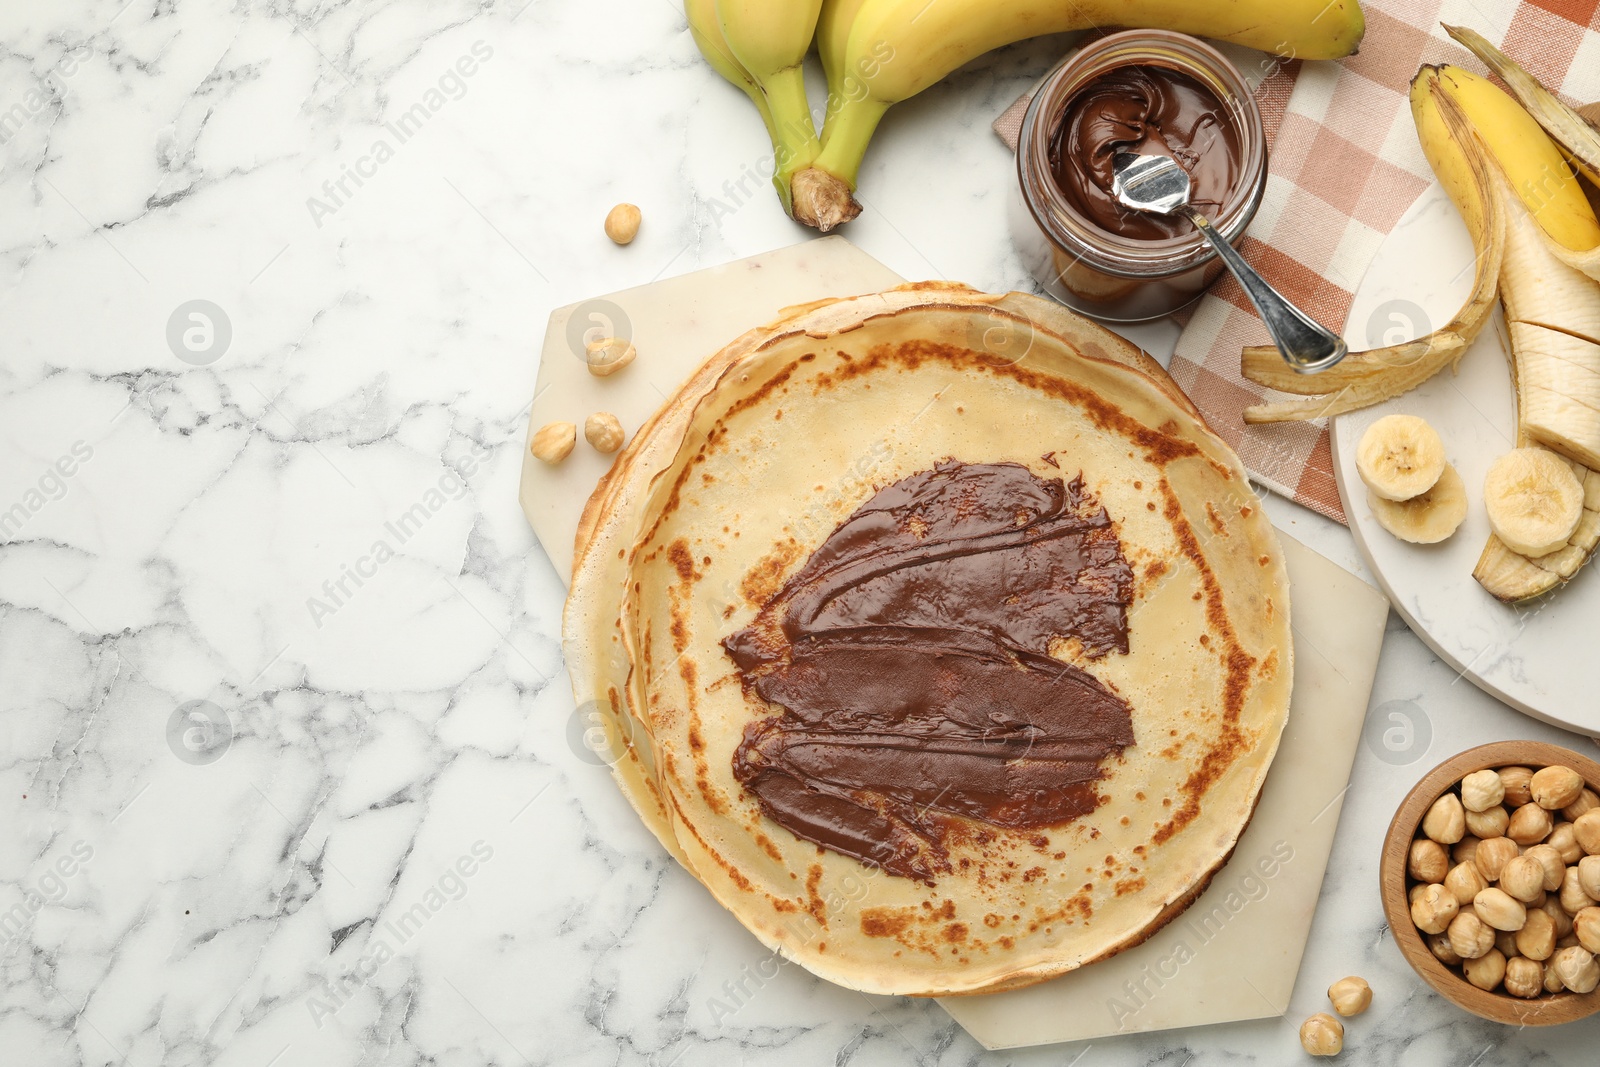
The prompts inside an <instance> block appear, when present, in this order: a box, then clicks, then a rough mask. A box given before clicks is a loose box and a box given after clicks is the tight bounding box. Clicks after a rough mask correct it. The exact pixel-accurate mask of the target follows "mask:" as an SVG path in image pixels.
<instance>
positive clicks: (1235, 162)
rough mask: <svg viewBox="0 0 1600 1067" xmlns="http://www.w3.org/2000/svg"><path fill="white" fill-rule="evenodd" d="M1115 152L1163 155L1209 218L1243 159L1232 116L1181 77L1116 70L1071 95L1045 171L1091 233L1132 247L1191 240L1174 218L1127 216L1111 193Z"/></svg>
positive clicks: (1155, 70)
mask: <svg viewBox="0 0 1600 1067" xmlns="http://www.w3.org/2000/svg"><path fill="white" fill-rule="evenodd" d="M1118 152H1132V153H1134V154H1135V155H1167V156H1171V157H1172V158H1173V159H1176V160H1177V161H1178V164H1179V165H1180V166H1181V167H1183V169H1184V170H1186V171H1188V172H1189V202H1190V203H1191V204H1193V205H1194V207H1195V208H1196V209H1197V210H1198V211H1199V212H1200V213H1201V214H1202V215H1206V216H1207V217H1210V218H1215V216H1216V214H1217V212H1218V210H1219V209H1220V208H1221V207H1222V205H1223V204H1224V203H1225V202H1226V201H1227V199H1228V194H1229V193H1230V192H1231V191H1232V190H1233V188H1234V186H1235V185H1236V184H1237V183H1238V181H1239V180H1240V159H1241V157H1242V155H1243V152H1242V149H1241V146H1240V142H1239V130H1238V128H1237V125H1236V123H1235V121H1234V118H1233V115H1232V113H1231V112H1230V111H1229V110H1228V108H1227V107H1226V106H1225V105H1224V104H1223V103H1222V101H1221V100H1219V99H1218V98H1217V96H1216V95H1215V94H1214V93H1212V92H1211V90H1209V89H1207V88H1206V87H1205V86H1204V85H1202V84H1200V82H1198V81H1196V80H1195V79H1194V78H1191V77H1190V76H1189V75H1187V74H1181V73H1179V72H1178V71H1175V70H1168V69H1166V68H1163V67H1122V68H1119V69H1116V70H1111V71H1108V72H1107V73H1105V74H1102V75H1101V76H1100V77H1098V78H1096V79H1094V80H1093V81H1091V82H1090V83H1089V84H1088V85H1086V86H1084V87H1083V88H1082V89H1081V90H1079V91H1078V93H1077V94H1076V95H1074V96H1073V97H1072V99H1071V100H1069V101H1067V105H1066V107H1065V108H1064V109H1063V111H1062V114H1061V119H1060V123H1059V125H1058V126H1057V127H1056V131H1055V135H1054V136H1053V137H1052V138H1051V141H1050V169H1051V172H1052V173H1053V174H1054V176H1055V180H1056V184H1057V185H1058V186H1059V187H1060V189H1061V193H1062V195H1063V196H1065V197H1066V199H1067V202H1068V203H1070V204H1071V205H1072V206H1073V207H1074V208H1076V209H1077V211H1078V213H1079V214H1081V215H1083V216H1084V218H1086V219H1088V220H1089V221H1090V222H1092V223H1093V224H1094V225H1096V226H1098V227H1099V228H1100V229H1102V230H1106V231H1107V232H1109V233H1114V234H1118V235H1120V236H1123V237H1130V238H1134V239H1136V240H1145V241H1161V240H1167V239H1170V238H1174V237H1181V236H1183V235H1185V234H1189V233H1193V232H1194V227H1193V226H1192V225H1191V224H1190V223H1189V221H1188V220H1187V219H1185V218H1184V217H1183V216H1181V215H1156V214H1151V213H1148V212H1140V211H1133V210H1130V209H1128V208H1125V207H1123V206H1122V205H1121V204H1119V203H1117V199H1116V197H1115V196H1113V195H1112V193H1111V160H1112V157H1113V156H1114V155H1116V153H1118Z"/></svg>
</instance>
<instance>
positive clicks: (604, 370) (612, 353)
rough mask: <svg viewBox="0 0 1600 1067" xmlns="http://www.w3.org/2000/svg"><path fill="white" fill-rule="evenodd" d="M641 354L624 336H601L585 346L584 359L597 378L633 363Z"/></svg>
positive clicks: (591, 372)
mask: <svg viewBox="0 0 1600 1067" xmlns="http://www.w3.org/2000/svg"><path fill="white" fill-rule="evenodd" d="M638 354H639V351H638V349H636V348H634V347H633V343H632V342H630V341H628V340H627V339H626V338H622V337H601V338H598V339H597V340H594V341H590V342H589V343H588V344H586V345H584V346H583V361H584V362H585V363H586V364H588V366H589V373H590V374H592V375H594V376H595V377H596V378H606V377H609V376H611V375H613V374H615V373H617V371H619V370H621V369H622V368H623V367H626V366H627V365H628V364H630V363H632V362H633V360H634V357H635V356H637V355H638Z"/></svg>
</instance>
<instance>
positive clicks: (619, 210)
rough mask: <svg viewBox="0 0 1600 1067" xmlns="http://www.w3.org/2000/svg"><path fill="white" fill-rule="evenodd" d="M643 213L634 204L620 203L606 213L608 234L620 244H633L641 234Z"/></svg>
mask: <svg viewBox="0 0 1600 1067" xmlns="http://www.w3.org/2000/svg"><path fill="white" fill-rule="evenodd" d="M643 218H644V215H643V213H642V212H641V211H640V210H639V209H638V208H637V207H635V206H634V205H632V204H618V205H617V206H616V207H614V208H612V209H611V211H610V212H609V213H608V214H607V215H606V236H607V237H609V238H611V239H612V240H613V241H615V242H617V244H619V245H625V244H631V243H632V242H633V239H634V238H635V237H637V236H639V222H640V220H641V219H643Z"/></svg>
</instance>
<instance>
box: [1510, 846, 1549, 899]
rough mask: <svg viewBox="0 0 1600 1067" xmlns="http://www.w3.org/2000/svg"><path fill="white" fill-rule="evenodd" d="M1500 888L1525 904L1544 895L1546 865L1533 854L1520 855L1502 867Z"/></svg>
mask: <svg viewBox="0 0 1600 1067" xmlns="http://www.w3.org/2000/svg"><path fill="white" fill-rule="evenodd" d="M1500 888H1501V889H1504V890H1505V891H1506V892H1507V893H1510V894H1511V895H1512V896H1514V897H1516V898H1517V899H1518V900H1520V901H1522V902H1523V903H1524V904H1532V903H1534V902H1535V901H1537V900H1538V899H1539V897H1541V896H1543V895H1544V867H1543V866H1542V865H1541V864H1540V863H1539V861H1538V860H1537V859H1536V858H1534V857H1532V856H1518V857H1516V858H1515V859H1512V860H1509V861H1507V863H1506V865H1505V866H1504V867H1502V868H1500Z"/></svg>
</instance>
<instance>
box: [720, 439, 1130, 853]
mask: <svg viewBox="0 0 1600 1067" xmlns="http://www.w3.org/2000/svg"><path fill="white" fill-rule="evenodd" d="M1132 592H1133V573H1132V571H1131V569H1130V568H1129V566H1128V562H1127V560H1126V559H1125V558H1124V556H1123V555H1122V549H1121V544H1120V542H1119V541H1118V539H1117V535H1116V531H1115V530H1114V529H1113V528H1112V525H1111V520H1110V517H1109V516H1108V515H1107V514H1106V511H1105V509H1104V508H1103V507H1101V506H1100V505H1099V504H1098V503H1096V502H1095V501H1094V500H1093V498H1092V497H1090V495H1089V494H1088V493H1087V492H1086V491H1085V490H1084V488H1083V481H1082V477H1081V476H1080V477H1078V478H1074V479H1073V480H1072V481H1070V482H1064V481H1062V480H1060V479H1057V480H1048V479H1044V478H1039V477H1037V476H1035V475H1034V474H1033V473H1032V472H1030V471H1029V470H1028V469H1027V468H1025V467H1022V466H1019V465H1017V464H1014V463H993V464H965V463H959V462H956V461H947V462H945V463H941V464H939V465H938V466H936V467H935V468H934V469H933V470H929V471H922V472H920V473H918V474H914V475H911V476H910V477H908V478H904V479H902V480H901V481H899V482H896V483H894V484H892V485H889V486H886V487H885V488H883V489H881V490H879V491H878V492H877V493H876V494H875V495H874V496H873V497H872V498H871V499H870V500H868V501H867V502H866V503H865V504H863V505H862V506H861V507H860V508H858V509H857V510H856V512H855V513H854V514H852V515H851V516H850V517H849V518H848V519H846V520H845V521H844V522H843V523H841V524H840V526H839V527H838V528H837V529H836V530H834V531H833V533H832V534H831V535H830V536H829V537H828V539H827V540H826V541H825V542H824V543H823V544H822V546H821V547H819V548H818V549H817V551H816V552H815V553H814V554H813V555H812V557H811V558H810V560H808V561H807V562H806V564H805V566H803V567H802V568H801V569H800V570H799V571H798V572H796V573H795V574H794V576H793V577H791V578H790V579H789V580H788V582H786V583H785V584H784V586H783V588H782V589H780V590H779V591H778V593H777V595H776V596H775V597H773V599H772V600H771V601H769V602H768V603H767V604H766V605H765V606H764V607H763V608H762V610H761V612H760V613H759V614H758V615H757V617H756V619H755V621H754V622H752V623H751V625H750V626H748V627H746V628H745V629H743V630H740V631H739V632H737V633H735V634H733V635H731V636H729V637H728V638H727V639H726V640H725V641H724V642H723V645H724V647H725V648H726V649H727V651H728V654H729V655H730V656H731V657H732V658H733V660H734V662H735V663H736V664H737V665H738V667H739V669H740V671H741V673H742V674H743V677H744V681H745V684H746V687H747V688H748V689H750V690H753V691H754V692H755V693H756V694H758V695H759V696H760V697H761V698H762V699H764V700H766V701H767V702H769V703H771V704H774V705H777V706H779V707H780V708H781V709H782V710H781V712H780V713H779V714H776V715H771V716H767V717H763V718H760V719H757V720H755V721H754V722H752V723H750V724H749V725H748V726H747V727H746V728H745V732H744V738H743V740H742V741H741V743H740V744H739V747H738V749H737V750H736V752H735V753H734V761H733V770H734V776H735V777H736V778H737V779H738V780H739V781H740V782H741V783H742V784H743V785H744V787H745V788H746V789H748V790H750V791H751V792H752V793H753V794H754V795H755V796H756V798H757V800H758V801H759V802H760V804H761V808H762V811H763V812H764V813H765V814H766V815H767V817H769V818H771V819H773V820H774V821H776V822H777V823H779V824H780V825H782V826H783V827H785V828H786V829H788V830H789V831H790V832H791V833H793V834H794V835H795V836H797V837H800V838H804V839H805V840H808V841H814V842H816V843H817V844H819V845H821V846H823V847H824V848H828V849H832V850H833V851H835V852H840V853H843V854H844V855H847V856H852V857H854V858H856V859H859V860H861V861H863V862H866V863H870V864H873V865H875V866H880V867H882V868H883V869H884V870H887V871H889V872H890V873H892V874H897V875H901V876H904V877H909V878H916V879H920V880H923V881H932V879H933V877H934V875H935V874H936V873H937V872H938V871H940V870H943V869H946V868H947V866H948V862H947V852H946V849H945V847H944V843H943V837H944V833H945V831H946V829H947V827H948V826H949V818H950V817H951V816H960V817H964V818H967V819H971V820H976V821H978V822H981V823H988V824H990V825H993V826H1000V827H1008V828H1019V827H1039V826H1052V825H1057V824H1060V823H1063V822H1066V821H1068V820H1070V819H1072V818H1074V817H1076V816H1078V815H1082V814H1084V813H1086V812H1088V811H1092V810H1093V809H1094V807H1095V806H1096V804H1097V802H1098V800H1097V795H1096V792H1095V782H1096V781H1098V780H1099V779H1100V777H1101V776H1102V775H1101V771H1100V761H1101V760H1103V759H1104V758H1105V757H1107V756H1109V755H1111V754H1113V753H1116V752H1119V751H1121V750H1122V749H1123V748H1125V747H1126V746H1128V745H1131V744H1132V743H1133V728H1132V721H1131V717H1130V714H1129V709H1128V706H1127V704H1126V703H1124V702H1123V700H1122V699H1121V698H1120V697H1118V696H1117V695H1116V694H1115V693H1113V692H1112V691H1111V690H1110V689H1108V688H1107V687H1106V686H1105V685H1103V684H1102V683H1101V682H1099V681H1098V680H1097V679H1095V678H1094V676H1093V675H1090V674H1089V673H1087V672H1086V671H1083V670H1082V669H1080V668H1078V667H1076V666H1073V665H1071V664H1068V663H1064V662H1062V661H1060V660H1057V659H1053V658H1051V657H1050V656H1049V654H1048V653H1049V649H1050V645H1051V644H1052V642H1054V641H1056V640H1061V639H1067V640H1072V639H1075V640H1076V641H1077V642H1078V643H1079V645H1080V647H1081V648H1082V650H1083V652H1084V653H1085V654H1086V655H1088V656H1090V657H1096V656H1101V655H1105V654H1107V653H1109V652H1112V651H1117V652H1126V651H1127V648H1128V625H1127V608H1128V604H1129V602H1130V601H1131V599H1132Z"/></svg>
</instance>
